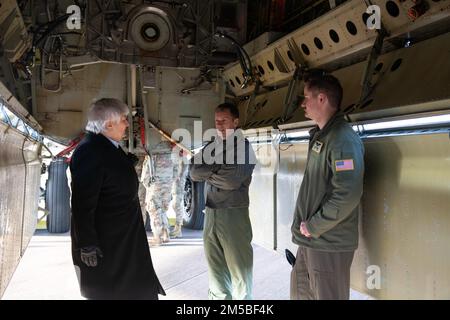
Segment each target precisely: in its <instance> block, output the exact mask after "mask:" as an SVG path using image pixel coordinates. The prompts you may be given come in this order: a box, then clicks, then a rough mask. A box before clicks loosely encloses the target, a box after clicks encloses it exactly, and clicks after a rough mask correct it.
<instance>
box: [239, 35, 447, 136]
mask: <svg viewBox="0 0 450 320" xmlns="http://www.w3.org/2000/svg"><path fill="white" fill-rule="evenodd" d="M449 50H450V33H446V34H443V35H440V36H438V37H435V38H432V39H429V40H426V41H422V42H419V43H417V44H414V45H413V46H412V47H409V48H402V49H399V50H395V51H392V52H389V53H387V54H384V55H381V56H380V57H379V58H378V60H377V65H378V66H379V70H378V71H377V72H376V73H375V74H374V75H373V78H372V82H373V85H374V91H373V92H372V94H371V95H370V96H369V97H368V99H367V100H366V103H363V104H361V105H360V106H359V108H357V109H356V110H355V107H354V106H355V105H356V104H357V103H359V100H360V96H361V84H360V82H361V77H360V75H362V74H363V73H364V70H365V67H366V62H360V63H357V64H354V65H351V66H348V67H345V68H342V69H339V70H336V71H335V72H333V75H335V76H336V77H337V78H338V79H339V80H340V82H341V84H342V87H343V88H344V96H343V99H342V105H341V109H342V110H343V111H345V113H347V114H350V117H351V119H352V121H366V120H370V119H377V118H381V117H388V116H397V115H405V114H414V113H419V112H429V111H440V110H446V109H447V108H448V105H449V103H450V73H449V72H445V71H447V70H450V59H448V52H449ZM392 88H395V91H393V90H392ZM286 91H287V87H282V88H278V89H277V90H274V91H269V92H266V93H262V94H260V95H258V96H257V97H256V98H255V109H256V110H257V112H255V113H253V114H252V112H249V114H252V116H251V117H249V118H248V119H246V122H245V126H246V127H251V128H256V127H261V126H268V125H271V124H273V119H275V120H276V119H279V117H280V116H281V115H282V114H283V106H284V98H285V95H286ZM266 100H267V101H268V103H267V104H265V106H264V107H261V106H262V103H263V102H264V101H266ZM247 103H248V100H244V101H241V102H240V105H239V107H240V110H242V112H245V110H246V105H247ZM250 111H251V110H250ZM271 119H272V120H271ZM306 120H307V119H306V118H305V116H304V111H303V109H302V108H298V109H297V110H296V112H295V113H294V114H293V116H292V118H291V119H290V120H289V121H288V122H287V123H288V124H293V123H297V122H298V123H300V122H305V121H306Z"/></svg>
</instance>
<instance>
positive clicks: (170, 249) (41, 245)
mask: <svg viewBox="0 0 450 320" xmlns="http://www.w3.org/2000/svg"><path fill="white" fill-rule="evenodd" d="M150 237H151V233H148V238H149V239H150ZM253 248H254V268H253V270H254V274H253V296H254V299H257V300H288V299H289V278H290V271H291V266H290V265H289V263H288V262H287V260H286V258H285V257H284V256H283V255H281V254H279V253H277V252H275V251H271V250H267V249H265V248H263V247H260V246H258V245H253ZM150 252H151V255H152V260H153V264H154V268H155V270H156V273H157V275H158V277H159V279H160V281H161V284H162V286H163V287H164V289H165V291H166V293H167V296H160V299H161V300H206V299H208V274H207V267H206V260H205V256H204V252H203V242H202V231H194V230H189V229H183V237H182V238H178V239H171V241H170V242H168V243H165V244H163V245H161V246H159V247H151V248H150ZM355 294H356V293H355V292H353V291H352V299H361V298H363V299H364V297H362V296H359V295H357V294H356V295H355ZM80 299H81V300H83V299H84V298H83V297H81V295H80V293H79V288H78V281H77V278H76V275H75V270H74V267H73V264H72V258H71V252H70V236H69V234H68V233H65V234H49V233H47V232H46V231H43V230H37V231H36V233H35V235H34V236H33V237H32V239H31V241H30V243H29V245H28V248H27V250H26V251H25V254H24V256H23V257H22V259H21V261H20V263H19V266H18V267H17V269H16V272H15V273H14V275H13V277H12V279H11V281H10V283H9V285H8V287H7V289H6V291H5V293H4V295H3V297H2V300H80Z"/></svg>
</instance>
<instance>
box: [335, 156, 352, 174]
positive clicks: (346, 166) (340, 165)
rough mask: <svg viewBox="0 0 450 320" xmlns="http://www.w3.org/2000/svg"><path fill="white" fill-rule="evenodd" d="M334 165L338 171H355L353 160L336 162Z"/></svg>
mask: <svg viewBox="0 0 450 320" xmlns="http://www.w3.org/2000/svg"><path fill="white" fill-rule="evenodd" d="M334 164H335V166H336V171H348V170H353V169H355V167H354V166H353V159H345V160H336V161H335V162H334Z"/></svg>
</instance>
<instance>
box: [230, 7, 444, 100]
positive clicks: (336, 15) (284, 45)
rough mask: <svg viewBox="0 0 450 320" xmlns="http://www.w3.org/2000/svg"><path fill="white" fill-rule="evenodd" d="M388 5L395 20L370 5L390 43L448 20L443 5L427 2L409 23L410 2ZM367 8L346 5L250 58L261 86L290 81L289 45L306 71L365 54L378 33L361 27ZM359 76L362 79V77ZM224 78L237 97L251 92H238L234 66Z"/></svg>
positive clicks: (239, 73)
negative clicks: (426, 7) (282, 67)
mask: <svg viewBox="0 0 450 320" xmlns="http://www.w3.org/2000/svg"><path fill="white" fill-rule="evenodd" d="M389 2H390V3H391V5H393V6H394V7H395V6H396V7H397V9H398V15H397V16H393V15H392V14H390V13H389V12H388V10H387V7H388V6H387V1H385V0H374V1H372V3H373V4H375V5H379V7H380V9H381V12H380V13H381V17H382V23H383V26H384V27H385V28H386V29H387V30H388V31H389V32H390V33H391V34H390V36H389V37H388V38H386V40H387V39H393V38H395V37H396V36H399V35H400V34H402V33H405V32H413V31H414V30H417V29H419V28H422V27H424V26H426V25H431V24H433V23H436V22H437V21H445V20H448V17H449V7H448V4H447V3H445V1H438V2H436V1H433V2H430V3H429V5H430V6H429V10H428V11H427V12H426V13H425V14H424V15H423V16H422V17H420V18H419V19H417V20H416V21H411V19H410V18H409V17H408V9H409V6H412V5H411V3H410V2H405V3H403V4H401V5H397V4H396V3H395V2H394V1H389ZM366 8H367V5H366V3H365V2H364V1H348V2H346V3H344V4H342V5H340V6H338V7H336V9H334V10H331V11H329V12H328V13H326V14H325V15H323V16H322V17H320V18H318V19H315V20H314V21H312V22H311V23H309V24H307V25H305V26H303V27H301V28H299V29H297V30H296V31H294V32H291V33H290V34H288V35H286V36H285V37H283V38H281V39H279V40H277V41H276V42H274V43H273V44H271V45H269V46H268V47H267V48H266V49H264V50H263V51H261V52H259V53H257V54H255V55H253V56H252V57H251V60H252V64H253V66H255V67H256V68H257V67H258V66H259V65H260V66H262V67H264V71H265V73H264V74H263V75H262V78H261V80H262V81H263V85H264V86H273V85H275V84H280V83H281V82H286V81H288V80H289V79H291V78H292V74H293V71H294V62H293V59H292V56H291V57H289V46H288V41H294V42H295V44H296V45H297V47H298V48H300V52H301V54H302V55H303V58H304V59H305V61H306V63H307V65H308V66H309V67H318V66H322V65H326V64H328V63H330V62H335V61H336V60H337V59H341V58H343V57H347V56H352V55H354V54H355V53H357V52H359V53H364V54H367V53H368V50H369V49H370V48H371V47H372V45H373V43H374V41H375V38H376V36H377V32H376V30H369V29H368V28H367V26H366V25H365V23H364V20H363V14H364V13H365V11H366ZM347 22H351V23H353V25H354V26H355V28H356V30H357V33H356V34H355V35H353V34H351V33H350V31H349V30H348V29H347ZM331 30H334V31H335V32H336V34H337V35H338V37H339V41H338V42H335V41H333V40H332V39H331V36H330V31H331ZM316 39H320V42H321V43H322V46H323V47H322V49H319V47H318V46H317V45H316V42H317V40H316ZM315 41H316V42H315ZM302 45H303V47H304V46H306V47H307V48H308V50H304V49H303V48H302ZM275 51H278V53H279V54H280V55H279V57H280V58H281V59H282V61H283V64H284V65H285V66H286V67H287V70H288V72H286V73H285V72H281V71H280V70H279V69H278V68H277V67H276V66H275V63H274V57H275ZM267 61H270V62H271V63H272V64H273V65H274V67H275V68H274V70H270V69H269V68H268V64H267ZM360 74H361V76H362V73H360ZM224 77H225V80H226V81H227V83H228V85H229V88H230V90H231V91H232V92H233V93H234V94H235V95H236V96H243V95H248V94H250V93H252V92H253V91H254V88H255V86H254V85H250V86H247V87H246V88H240V85H239V82H241V83H242V82H243V77H242V69H241V67H240V65H239V63H237V62H236V63H233V64H229V65H227V66H226V67H225V71H224ZM358 78H359V77H358ZM238 79H239V80H238ZM233 84H234V85H233ZM344 88H345V87H344Z"/></svg>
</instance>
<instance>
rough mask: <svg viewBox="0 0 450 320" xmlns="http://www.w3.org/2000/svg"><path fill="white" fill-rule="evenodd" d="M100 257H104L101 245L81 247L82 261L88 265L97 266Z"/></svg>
mask: <svg viewBox="0 0 450 320" xmlns="http://www.w3.org/2000/svg"><path fill="white" fill-rule="evenodd" d="M98 258H103V252H102V250H100V248H99V247H96V246H90V247H84V248H81V261H82V262H83V263H84V264H85V265H87V266H88V267H96V266H97V264H98Z"/></svg>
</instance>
